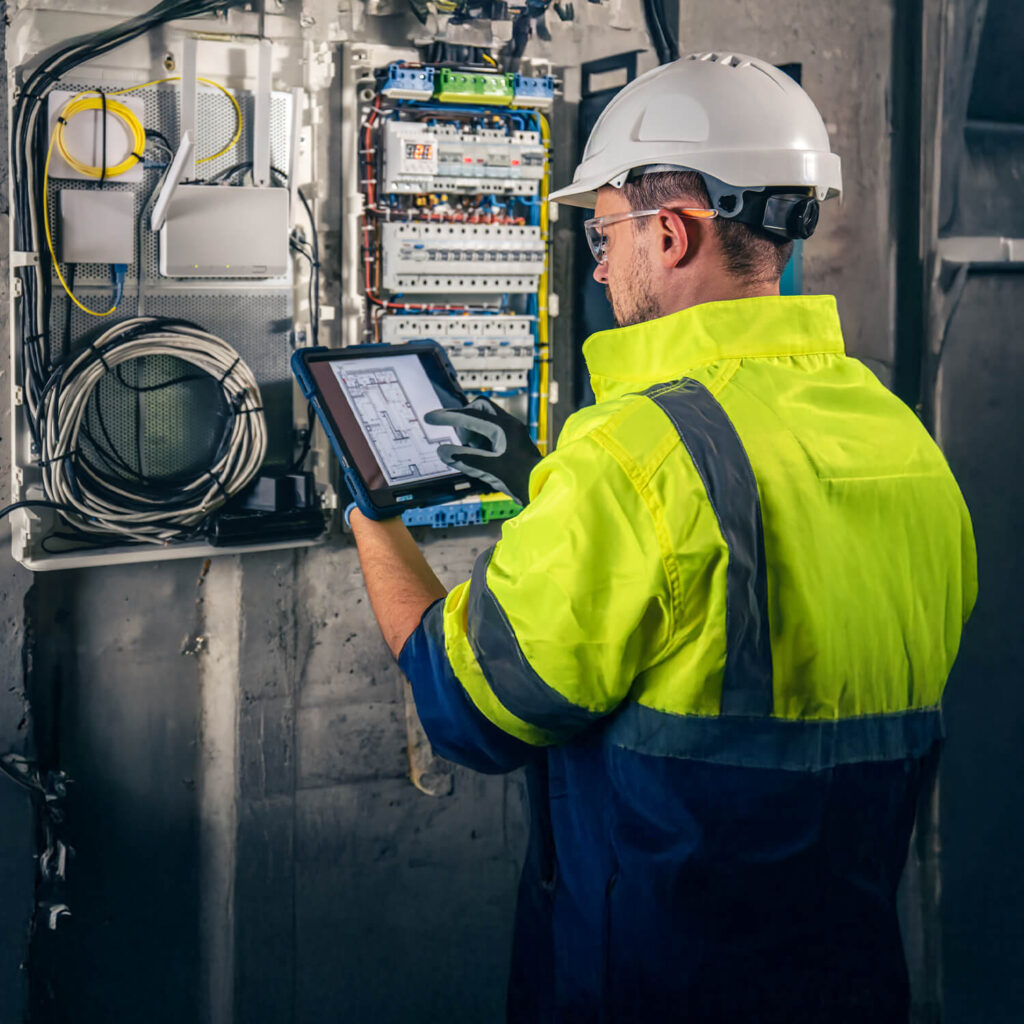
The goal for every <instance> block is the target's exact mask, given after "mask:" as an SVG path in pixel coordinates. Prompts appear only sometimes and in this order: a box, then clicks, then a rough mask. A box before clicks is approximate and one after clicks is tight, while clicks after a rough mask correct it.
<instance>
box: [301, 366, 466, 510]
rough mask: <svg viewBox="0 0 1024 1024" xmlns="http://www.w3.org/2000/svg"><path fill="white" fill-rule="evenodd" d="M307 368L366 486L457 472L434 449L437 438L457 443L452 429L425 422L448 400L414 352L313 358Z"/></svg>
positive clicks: (391, 485) (395, 484) (405, 482)
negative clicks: (319, 359) (439, 390)
mask: <svg viewBox="0 0 1024 1024" xmlns="http://www.w3.org/2000/svg"><path fill="white" fill-rule="evenodd" d="M310 370H311V372H312V374H313V376H314V378H315V379H316V382H317V384H318V385H319V388H320V391H321V393H322V395H323V397H324V398H325V399H326V404H327V406H328V408H329V411H330V413H331V415H332V417H333V418H334V420H335V421H336V422H337V424H338V426H339V427H340V428H341V431H342V433H343V435H344V436H345V438H346V442H347V446H348V448H349V450H350V453H351V455H352V459H353V461H354V462H355V464H356V468H357V469H358V470H359V473H360V476H362V478H363V480H364V481H365V482H366V485H367V486H368V487H369V489H370V490H380V489H383V488H390V489H392V490H394V489H397V488H404V487H409V486H412V485H414V484H417V483H419V482H421V481H423V480H432V479H441V478H443V477H448V476H456V475H458V470H455V469H452V468H451V467H450V466H446V465H445V464H444V463H443V462H442V461H441V460H440V458H439V457H438V455H437V446H438V445H439V444H442V443H443V442H445V441H447V442H449V443H451V444H458V443H459V439H458V436H457V435H456V433H455V430H454V429H453V428H452V427H432V426H429V425H428V424H426V423H424V422H423V417H424V416H425V415H426V414H427V413H428V412H430V411H431V410H432V409H438V408H440V407H441V405H442V404H450V403H443V402H442V398H441V396H439V394H438V391H437V389H436V388H435V386H434V384H433V383H432V381H431V379H430V377H429V376H428V374H427V371H426V368H425V367H424V365H423V361H422V360H421V359H420V357H419V356H418V355H413V354H411V353H410V354H401V355H387V356H380V357H370V358H366V357H363V358H358V359H344V358H341V359H331V360H324V361H316V362H311V363H310Z"/></svg>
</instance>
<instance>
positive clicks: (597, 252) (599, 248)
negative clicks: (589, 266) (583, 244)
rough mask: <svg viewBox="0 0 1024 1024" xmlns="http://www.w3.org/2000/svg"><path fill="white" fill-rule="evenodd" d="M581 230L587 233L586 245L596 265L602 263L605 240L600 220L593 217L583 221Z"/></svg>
mask: <svg viewBox="0 0 1024 1024" xmlns="http://www.w3.org/2000/svg"><path fill="white" fill-rule="evenodd" d="M583 230H584V231H585V232H586V233H587V245H589V246H590V253H591V255H592V256H593V257H594V260H595V261H596V262H597V263H602V262H603V261H604V257H605V252H604V247H605V238H604V230H603V227H602V225H601V218H600V217H594V218H593V219H591V220H585V221H584V222H583Z"/></svg>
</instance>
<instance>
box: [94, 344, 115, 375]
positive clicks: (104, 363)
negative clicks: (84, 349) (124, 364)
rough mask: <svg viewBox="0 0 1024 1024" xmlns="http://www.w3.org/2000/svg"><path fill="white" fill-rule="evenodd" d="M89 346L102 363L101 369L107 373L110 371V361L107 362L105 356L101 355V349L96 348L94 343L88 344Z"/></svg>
mask: <svg viewBox="0 0 1024 1024" xmlns="http://www.w3.org/2000/svg"><path fill="white" fill-rule="evenodd" d="M89 348H91V349H92V350H93V352H95V353H96V356H97V358H98V359H99V361H100V362H101V363H102V364H103V369H104V370H106V371H107V373H110V370H111V366H110V363H108V362H107V359H106V356H104V355H103V350H102V349H98V348H97V347H96V346H95V345H90V346H89Z"/></svg>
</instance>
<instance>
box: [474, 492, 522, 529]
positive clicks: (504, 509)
mask: <svg viewBox="0 0 1024 1024" xmlns="http://www.w3.org/2000/svg"><path fill="white" fill-rule="evenodd" d="M522 511H523V506H522V505H520V504H519V503H518V502H515V501H513V500H512V499H511V498H506V497H505V496H504V495H501V496H498V495H495V496H493V497H492V496H490V495H487V494H485V495H484V496H483V498H481V499H480V519H481V522H484V523H493V522H494V521H495V520H496V519H513V518H515V517H516V516H517V515H519V513H520V512H522Z"/></svg>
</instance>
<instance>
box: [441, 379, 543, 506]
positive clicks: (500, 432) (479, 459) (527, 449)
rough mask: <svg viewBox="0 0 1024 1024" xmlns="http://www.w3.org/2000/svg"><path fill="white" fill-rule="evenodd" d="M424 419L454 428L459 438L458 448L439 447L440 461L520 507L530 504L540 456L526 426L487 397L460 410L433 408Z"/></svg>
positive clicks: (448, 445)
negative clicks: (531, 481) (478, 481)
mask: <svg viewBox="0 0 1024 1024" xmlns="http://www.w3.org/2000/svg"><path fill="white" fill-rule="evenodd" d="M423 418H424V420H425V421H426V422H427V423H430V424H433V425H434V426H445V427H454V428H455V430H456V433H457V434H458V435H459V440H460V441H461V442H462V444H461V445H455V444H441V445H438V448H437V454H438V457H439V458H440V459H441V461H442V462H444V463H445V464H446V465H448V466H454V467H455V469H458V470H461V471H462V472H463V473H465V474H466V475H467V476H474V477H476V478H477V479H479V480H483V481H484V483H486V484H488V485H489V486H490V487H493V488H494V489H495V490H496V491H501V492H502V493H503V494H507V495H508V496H509V497H510V498H512V499H514V500H515V501H518V502H519V504H520V505H525V504H526V503H527V501H529V497H530V493H529V482H530V472H531V470H532V469H533V467H534V466H536V465H537V463H538V462H540V460H541V454H540V452H539V451H538V450H537V446H536V445H535V444H534V443H533V441H532V440H531V439H530V431H529V428H528V427H527V426H526V424H525V423H522V422H520V421H519V420H517V419H516V418H515V416H511V415H509V413H507V412H505V410H504V409H500V408H498V406H496V405H495V404H494V403H493V402H492V401H491V400H490V399H489V398H477V399H474V400H473V401H472V402H470V403H469V405H467V406H465V407H464V408H462V409H435V410H434V411H433V412H428V413H427V414H426V416H424V417H423Z"/></svg>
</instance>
